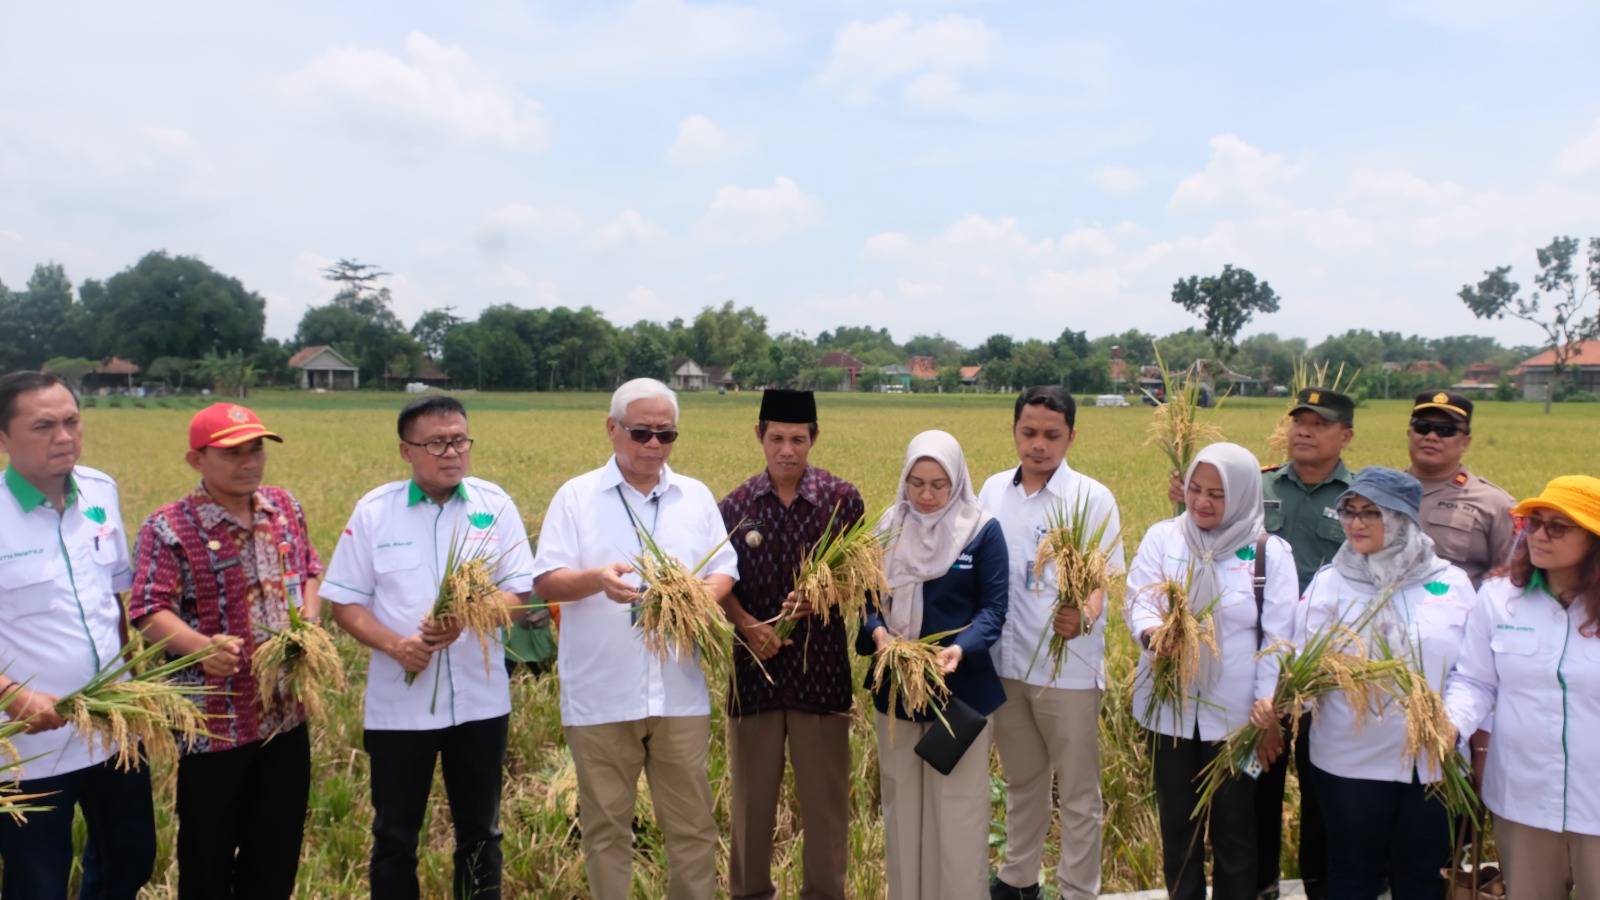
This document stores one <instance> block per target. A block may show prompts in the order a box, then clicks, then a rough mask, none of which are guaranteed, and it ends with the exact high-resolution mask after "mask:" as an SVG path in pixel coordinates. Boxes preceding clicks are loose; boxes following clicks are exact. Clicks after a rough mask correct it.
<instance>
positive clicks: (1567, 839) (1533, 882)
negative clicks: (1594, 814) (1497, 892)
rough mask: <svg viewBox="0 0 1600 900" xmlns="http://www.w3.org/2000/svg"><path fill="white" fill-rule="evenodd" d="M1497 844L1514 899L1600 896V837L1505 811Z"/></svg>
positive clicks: (1594, 899)
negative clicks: (1517, 818)
mask: <svg viewBox="0 0 1600 900" xmlns="http://www.w3.org/2000/svg"><path fill="white" fill-rule="evenodd" d="M1494 845H1495V848H1496V849H1497V850H1498V851H1499V852H1500V870H1501V871H1502V872H1504V873H1505V879H1506V896H1507V897H1510V898H1512V900H1567V897H1569V896H1571V895H1572V893H1571V892H1572V889H1573V888H1574V887H1576V888H1577V889H1578V893H1577V897H1578V900H1600V836H1597V835H1592V834H1576V833H1574V832H1571V831H1546V830H1544V829H1543V828H1534V827H1533V826H1532V825H1522V824H1519V823H1517V822H1513V821H1511V820H1510V819H1502V818H1500V817H1499V816H1496V817H1495V820H1494Z"/></svg>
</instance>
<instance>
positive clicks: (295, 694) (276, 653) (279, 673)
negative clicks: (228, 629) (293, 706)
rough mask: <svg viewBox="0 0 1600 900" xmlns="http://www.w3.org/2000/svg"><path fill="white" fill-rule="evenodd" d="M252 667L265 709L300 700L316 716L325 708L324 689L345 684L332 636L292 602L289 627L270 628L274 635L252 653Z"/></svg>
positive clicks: (258, 694)
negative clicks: (307, 617) (277, 629)
mask: <svg viewBox="0 0 1600 900" xmlns="http://www.w3.org/2000/svg"><path fill="white" fill-rule="evenodd" d="M269 630H270V629H269ZM250 671H251V672H252V673H254V675H255V678H256V696H257V698H258V699H259V700H260V702H261V708H262V710H263V711H264V712H272V711H273V710H274V709H276V708H278V707H279V706H282V705H284V704H285V703H299V704H301V705H302V706H304V707H305V710H306V715H308V716H312V717H316V716H318V715H320V714H321V712H322V698H323V693H324V692H325V691H338V690H343V689H344V686H345V680H344V662H343V661H342V660H341V659H340V658H339V651H338V650H337V649H336V648H335V647H334V646H333V639H332V638H330V637H328V633H327V632H326V631H324V630H322V627H321V626H319V625H314V624H312V623H310V622H307V621H306V620H305V617H303V616H301V615H300V611H299V610H298V609H297V608H295V605H294V604H293V603H291V604H289V627H288V628H285V629H284V630H282V631H273V632H271V637H269V638H267V639H266V640H264V641H262V642H261V643H260V644H257V645H256V649H255V652H254V653H252V654H251V655H250Z"/></svg>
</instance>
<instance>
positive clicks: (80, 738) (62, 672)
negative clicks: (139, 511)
mask: <svg viewBox="0 0 1600 900" xmlns="http://www.w3.org/2000/svg"><path fill="white" fill-rule="evenodd" d="M72 478H73V482H74V484H75V485H76V488H77V495H76V497H71V498H69V503H68V504H67V507H66V509H65V511H64V512H60V513H58V512H56V510H55V509H54V508H52V507H51V506H50V504H49V503H48V502H45V500H44V498H43V496H41V495H39V493H38V491H37V490H35V489H34V488H33V487H32V486H31V485H28V484H27V482H25V481H23V480H22V479H21V477H20V476H18V475H17V474H16V473H15V472H11V471H9V470H8V471H6V472H5V473H4V474H3V475H0V670H4V672H5V674H6V677H8V678H10V679H12V680H13V681H16V682H19V683H23V684H25V685H26V686H27V687H28V688H29V689H31V690H35V691H39V692H40V693H44V694H53V695H55V696H57V697H64V696H66V695H67V694H70V693H71V692H73V691H75V690H77V689H79V688H81V687H83V686H84V685H85V684H87V683H88V682H89V679H91V678H93V677H94V676H95V674H96V673H98V672H99V671H100V670H102V669H105V668H106V667H107V666H110V665H113V664H115V663H118V662H120V660H118V658H117V657H118V654H119V653H120V652H121V649H122V637H121V634H120V633H119V631H118V627H117V626H118V623H119V622H120V621H121V619H122V605H121V604H120V603H119V602H118V601H117V592H119V591H126V590H127V589H128V588H130V587H132V586H133V571H132V570H131V569H130V568H129V567H128V540H127V532H126V531H125V530H124V529H123V525H122V502H121V500H120V498H119V497H118V494H117V483H116V482H115V481H112V480H111V476H109V475H107V474H105V473H104V472H100V471H97V470H95V469H91V468H88V467H87V466H76V467H74V468H73V470H72ZM11 743H13V744H14V745H16V748H17V756H18V758H19V759H28V758H30V757H38V758H37V759H34V760H33V761H32V762H28V763H25V764H24V765H23V769H22V776H21V777H23V778H27V779H34V778H48V777H50V776H52V775H65V774H67V773H68V772H76V771H78V770H79V769H84V768H87V767H89V766H92V765H95V764H97V763H99V762H101V761H102V760H104V759H106V757H107V755H108V754H107V752H106V750H104V749H102V748H101V747H100V746H99V745H98V741H96V743H95V746H93V747H91V746H90V744H89V740H88V738H87V737H86V736H84V735H80V734H78V732H77V729H75V728H73V727H72V726H71V725H68V726H66V727H63V728H57V729H55V730H54V731H47V732H44V733H42V734H18V735H15V736H13V737H12V738H11ZM113 749H115V748H114V746H113ZM7 774H8V775H14V773H7Z"/></svg>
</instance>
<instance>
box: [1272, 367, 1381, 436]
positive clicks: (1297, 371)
mask: <svg viewBox="0 0 1600 900" xmlns="http://www.w3.org/2000/svg"><path fill="white" fill-rule="evenodd" d="M1330 370H1332V371H1333V377H1332V378H1331V379H1330V378H1329V377H1328V373H1329V371H1330ZM1360 375H1361V370H1360V369H1359V368H1357V369H1352V370H1351V371H1350V377H1349V378H1346V377H1345V373H1344V363H1339V368H1338V369H1337V370H1333V369H1332V365H1331V364H1330V363H1327V362H1320V363H1317V364H1316V365H1315V366H1310V365H1307V364H1306V359H1305V357H1303V356H1302V357H1300V358H1299V359H1297V360H1295V363H1294V374H1292V375H1291V376H1290V377H1289V405H1288V406H1287V407H1286V408H1285V409H1284V411H1283V417H1282V418H1280V419H1279V420H1278V427H1277V428H1275V429H1273V432H1272V436H1271V437H1269V438H1267V450H1268V452H1270V453H1272V454H1273V455H1274V456H1276V457H1283V456H1286V455H1288V453H1289V425H1290V424H1291V423H1292V422H1293V419H1291V418H1290V416H1289V411H1290V410H1292V409H1294V408H1295V406H1296V405H1298V403H1297V401H1296V399H1295V398H1297V397H1299V396H1300V392H1301V391H1303V390H1305V389H1306V388H1312V387H1320V388H1326V389H1327V390H1330V391H1334V392H1336V393H1340V394H1348V393H1349V392H1350V389H1351V388H1353V387H1355V384H1356V378H1357V377H1359V376H1360Z"/></svg>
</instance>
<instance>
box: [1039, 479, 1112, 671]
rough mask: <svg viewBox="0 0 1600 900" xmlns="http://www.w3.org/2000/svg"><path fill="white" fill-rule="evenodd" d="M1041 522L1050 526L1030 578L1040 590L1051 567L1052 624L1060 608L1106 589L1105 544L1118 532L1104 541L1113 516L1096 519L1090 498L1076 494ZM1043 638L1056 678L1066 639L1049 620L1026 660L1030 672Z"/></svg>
mask: <svg viewBox="0 0 1600 900" xmlns="http://www.w3.org/2000/svg"><path fill="white" fill-rule="evenodd" d="M1045 521H1046V524H1047V525H1048V526H1049V530H1048V531H1046V532H1045V535H1044V537H1043V538H1041V539H1040V541H1039V548H1038V550H1037V551H1035V553H1034V559H1033V583H1034V590H1038V586H1039V585H1041V584H1043V583H1044V572H1045V569H1046V568H1047V567H1049V566H1052V565H1053V566H1055V568H1056V600H1055V605H1054V606H1053V607H1052V608H1051V610H1050V622H1051V623H1054V621H1055V617H1056V614H1057V613H1059V612H1060V611H1061V610H1063V609H1078V610H1081V609H1083V608H1084V605H1085V604H1086V603H1088V602H1089V595H1091V594H1093V593H1094V592H1095V591H1105V590H1108V589H1109V588H1110V586H1111V576H1110V571H1109V570H1110V563H1111V559H1110V557H1109V556H1108V555H1107V554H1106V551H1105V550H1104V549H1103V547H1104V546H1105V545H1106V544H1107V543H1109V544H1111V545H1112V546H1116V542H1117V540H1118V539H1119V538H1120V537H1121V534H1120V533H1119V534H1117V535H1114V536H1112V538H1111V539H1110V541H1107V540H1106V530H1107V529H1108V528H1109V527H1110V525H1111V518H1110V516H1105V517H1102V518H1101V519H1100V521H1098V522H1092V521H1091V520H1090V517H1089V499H1088V497H1082V496H1080V497H1079V498H1078V501H1077V502H1076V503H1075V504H1074V505H1073V507H1072V508H1071V509H1070V510H1068V509H1067V508H1065V507H1064V506H1056V507H1054V508H1052V509H1050V510H1048V511H1047V512H1046V513H1045ZM1046 641H1048V642H1049V659H1050V680H1051V681H1054V680H1055V679H1056V678H1058V677H1060V675H1061V668H1062V666H1064V665H1065V664H1066V661H1067V639H1066V638H1063V637H1062V636H1061V635H1059V634H1056V631H1055V628H1054V627H1053V624H1046V625H1045V629H1044V633H1043V634H1041V635H1039V642H1038V643H1037V644H1035V645H1034V648H1033V659H1032V660H1030V661H1029V662H1028V673H1029V674H1032V672H1033V666H1034V664H1035V663H1037V662H1038V661H1039V652H1040V651H1041V650H1043V649H1044V647H1045V643H1046Z"/></svg>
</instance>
